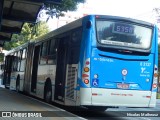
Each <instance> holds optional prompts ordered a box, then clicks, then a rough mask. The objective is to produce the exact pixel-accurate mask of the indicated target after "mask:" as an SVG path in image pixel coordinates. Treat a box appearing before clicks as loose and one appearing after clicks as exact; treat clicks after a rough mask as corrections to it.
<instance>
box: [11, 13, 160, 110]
mask: <svg viewBox="0 0 160 120" xmlns="http://www.w3.org/2000/svg"><path fill="white" fill-rule="evenodd" d="M157 31H158V30H157V27H156V26H155V25H153V24H150V23H148V22H144V21H140V20H135V19H131V18H124V17H117V16H104V15H88V16H85V17H83V18H81V19H78V20H76V21H74V22H71V23H69V24H67V25H64V26H62V27H60V28H58V29H56V30H54V31H52V32H50V33H48V34H46V35H45V36H42V37H40V38H37V40H36V41H35V42H31V43H27V44H26V45H25V48H23V47H22V46H21V47H19V49H15V50H16V51H15V52H17V55H18V56H21V57H22V56H24V57H23V61H24V62H23V66H21V64H20V63H21V58H20V57H18V58H19V59H18V61H17V62H19V63H17V64H16V61H14V67H16V65H17V67H20V68H19V70H20V69H22V70H21V71H17V72H16V71H15V70H17V69H14V73H13V72H11V77H10V78H12V79H11V81H10V83H12V85H10V86H12V90H13V89H14V88H15V89H16V90H17V89H18V90H17V91H21V92H25V93H27V94H30V95H32V96H36V97H39V98H42V99H44V100H45V101H46V102H50V101H53V102H56V103H59V104H62V105H67V106H84V107H87V108H89V109H95V110H105V109H107V108H108V107H110V106H126V107H154V106H155V105H156V91H157V80H158V32H157ZM22 50H23V51H24V50H25V52H18V51H22ZM18 53H19V54H18ZM22 53H24V54H25V55H20V54H22ZM14 55H15V54H14V51H12V56H14ZM14 60H17V59H14ZM10 67H12V66H10ZM24 68H25V69H24ZM14 78H15V79H14ZM13 81H15V82H13ZM14 86H15V87H14Z"/></svg>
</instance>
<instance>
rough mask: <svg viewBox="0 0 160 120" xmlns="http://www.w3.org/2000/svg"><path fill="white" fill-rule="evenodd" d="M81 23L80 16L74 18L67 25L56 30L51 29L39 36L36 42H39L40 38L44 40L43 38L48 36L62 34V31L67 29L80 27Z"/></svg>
mask: <svg viewBox="0 0 160 120" xmlns="http://www.w3.org/2000/svg"><path fill="white" fill-rule="evenodd" d="M81 25H82V18H80V19H78V20H75V21H73V22H71V23H69V24H67V25H64V26H62V27H60V28H58V29H56V30H53V31H51V32H49V33H47V34H45V35H43V36H41V37H39V38H37V39H36V42H39V41H42V40H45V39H48V38H51V37H53V36H57V35H59V34H62V33H64V32H67V31H69V30H72V29H74V28H77V27H80V26H81Z"/></svg>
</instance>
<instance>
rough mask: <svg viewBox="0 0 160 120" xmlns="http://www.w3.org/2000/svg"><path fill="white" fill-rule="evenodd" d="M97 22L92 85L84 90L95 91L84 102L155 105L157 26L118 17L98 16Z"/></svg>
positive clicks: (92, 53)
mask: <svg viewBox="0 0 160 120" xmlns="http://www.w3.org/2000/svg"><path fill="white" fill-rule="evenodd" d="M95 22H96V23H95V24H96V25H95V26H96V28H95V29H96V37H95V38H96V42H93V43H96V44H92V47H91V57H90V88H87V89H86V88H84V89H83V90H82V91H83V92H87V93H88V94H89V93H91V94H90V96H89V95H88V97H87V96H86V101H85V100H84V101H85V102H83V104H86V103H89V104H90V105H91V106H126V107H154V106H155V104H156V91H157V78H158V77H157V73H158V63H157V61H158V60H157V51H158V48H157V43H158V42H157V28H156V27H155V26H153V25H151V24H149V23H145V22H141V21H138V22H137V21H134V20H127V19H122V18H121V19H119V18H114V17H112V18H105V17H102V18H101V17H98V18H97V19H96V21H95ZM84 96H85V95H84ZM89 97H90V98H91V99H90V102H89Z"/></svg>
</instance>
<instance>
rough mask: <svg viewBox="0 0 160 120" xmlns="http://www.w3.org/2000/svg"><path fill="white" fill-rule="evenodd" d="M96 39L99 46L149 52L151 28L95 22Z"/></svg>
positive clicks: (113, 22)
mask: <svg viewBox="0 0 160 120" xmlns="http://www.w3.org/2000/svg"><path fill="white" fill-rule="evenodd" d="M96 29H97V39H98V42H99V43H100V44H103V45H110V46H119V47H128V48H134V49H137V48H138V49H145V50H149V49H150V46H151V37H152V28H151V27H148V26H142V25H139V24H135V23H129V22H124V21H106V20H104V19H102V20H101V19H97V21H96Z"/></svg>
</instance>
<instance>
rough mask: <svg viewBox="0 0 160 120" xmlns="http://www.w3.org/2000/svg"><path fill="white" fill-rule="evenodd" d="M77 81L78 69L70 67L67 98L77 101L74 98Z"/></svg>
mask: <svg viewBox="0 0 160 120" xmlns="http://www.w3.org/2000/svg"><path fill="white" fill-rule="evenodd" d="M75 80H76V67H73V66H72V65H68V72H67V90H66V98H69V99H75V96H74V88H75Z"/></svg>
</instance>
